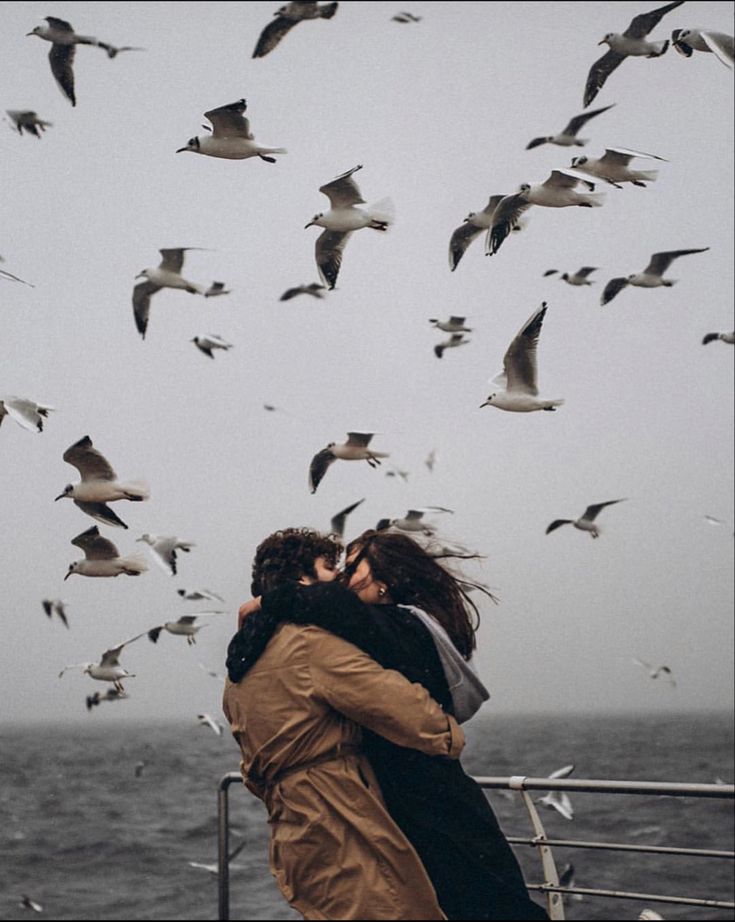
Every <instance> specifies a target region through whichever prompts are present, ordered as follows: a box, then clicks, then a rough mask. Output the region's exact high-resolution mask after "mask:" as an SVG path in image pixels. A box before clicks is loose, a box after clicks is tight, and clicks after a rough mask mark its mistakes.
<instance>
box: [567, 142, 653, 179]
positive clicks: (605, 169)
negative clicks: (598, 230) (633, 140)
mask: <svg viewBox="0 0 735 922" xmlns="http://www.w3.org/2000/svg"><path fill="white" fill-rule="evenodd" d="M637 158H645V159H647V160H663V161H664V163H666V162H667V161H666V159H665V158H664V157H659V156H657V155H656V154H644V153H642V152H641V151H639V150H628V149H627V148H625V147H608V148H606V149H605V153H604V154H603V155H602V157H599V158H597V159H595V158H594V157H586V156H582V157H572V168H573V169H575V170H580V171H581V172H582V173H589V174H590V176H596V177H597V178H598V179H604V180H605V181H606V182H609V183H612V185H614V186H617V185H618V184H619V183H623V182H629V183H632V184H633V185H634V186H643V187H644V188H645V185H646V183H647V182H655V181H656V177H657V176H658V170H631V169H629V167H628V164H629V163H630V161H631V160H633V159H637Z"/></svg>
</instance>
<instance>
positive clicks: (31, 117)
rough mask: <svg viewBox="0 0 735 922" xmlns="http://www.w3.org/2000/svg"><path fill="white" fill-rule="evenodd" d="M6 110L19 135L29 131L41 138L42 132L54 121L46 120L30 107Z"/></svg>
mask: <svg viewBox="0 0 735 922" xmlns="http://www.w3.org/2000/svg"><path fill="white" fill-rule="evenodd" d="M5 111H6V112H7V113H8V115H9V116H10V118H11V119H12V121H13V124H14V125H15V127H16V130H17V131H18V134H19V135H22V134H23V132H24V131H27V132H28V134H32V135H33V136H34V137H36V138H40V137H41V134H42V133H43V132H44V131H45V130H46V129H47V128H50V127H51V126H52V124H53V122H45V121H44V120H43V119H42V118H39V117H38V115H37V113H35V112H33V111H31V110H30V109H22V110H18V109H6V110H5Z"/></svg>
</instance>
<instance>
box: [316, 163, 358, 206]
mask: <svg viewBox="0 0 735 922" xmlns="http://www.w3.org/2000/svg"><path fill="white" fill-rule="evenodd" d="M361 169H362V164H361V163H358V165H357V166H355V167H353V168H352V169H351V170H347V172H346V173H342V174H341V175H340V176H338V177H337V178H336V179H333V180H332V181H331V182H328V183H325V184H324V185H323V186H319V191H320V192H323V193H324V194H325V195H326V196H327V198H328V199H329V201H330V204H331V205H332V208H344V207H346V206H348V205H364V204H365V199H364V198H363V197H362V194H361V192H360V190H359V188H358V186H357V183H356V182H355V180H354V179H353V178H352V174H353V173H356V172H357V171H358V170H361Z"/></svg>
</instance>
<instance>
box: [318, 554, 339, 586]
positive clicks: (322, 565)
mask: <svg viewBox="0 0 735 922" xmlns="http://www.w3.org/2000/svg"><path fill="white" fill-rule="evenodd" d="M314 572H315V573H316V581H317V582H318V583H331V582H332V580H335V579H337V573H338V570H337V567H336V565H335V564H333V563H332V562H331V561H330V560H329V559H328V558H326V557H317V558H316V560H315V561H314Z"/></svg>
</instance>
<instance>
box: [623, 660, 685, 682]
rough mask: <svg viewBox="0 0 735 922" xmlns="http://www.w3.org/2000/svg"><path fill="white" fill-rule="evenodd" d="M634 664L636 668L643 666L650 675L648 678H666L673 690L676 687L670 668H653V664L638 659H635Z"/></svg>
mask: <svg viewBox="0 0 735 922" xmlns="http://www.w3.org/2000/svg"><path fill="white" fill-rule="evenodd" d="M633 662H634V663H635V664H636V666H642V667H643V668H644V669H645V670H646V672H647V673H648V677H649V678H651V679H657V678H658V677H659V676H662V675H663V676H666V679H667V680H668V682H669V685H671V687H672V688H675V687H676V682H675V681H674V678H673V674H672V671H671V667H670V666H653V665H652V664H651V663H647V662H646V661H645V660H642V659H638V658H637V657H635V656H634V657H633Z"/></svg>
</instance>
